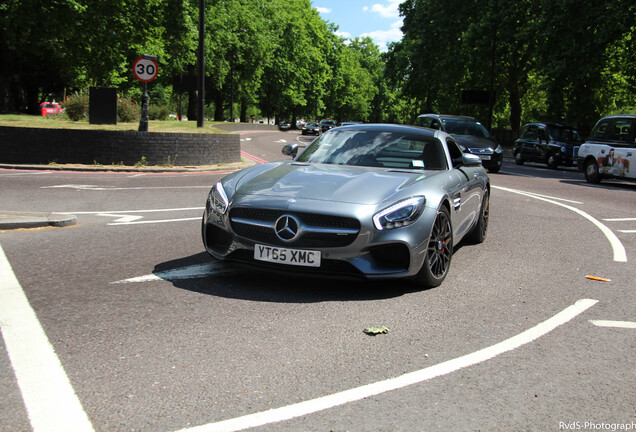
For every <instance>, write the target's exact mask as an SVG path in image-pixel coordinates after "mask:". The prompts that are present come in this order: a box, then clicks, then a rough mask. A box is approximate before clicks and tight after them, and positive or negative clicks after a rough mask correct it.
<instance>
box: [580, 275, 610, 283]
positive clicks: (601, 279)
mask: <svg viewBox="0 0 636 432" xmlns="http://www.w3.org/2000/svg"><path fill="white" fill-rule="evenodd" d="M585 277H586V278H588V279H591V280H595V281H600V282H611V281H612V280H611V279H607V278H603V277H599V276H591V275H587V276H585Z"/></svg>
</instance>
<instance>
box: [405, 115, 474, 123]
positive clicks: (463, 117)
mask: <svg viewBox="0 0 636 432" xmlns="http://www.w3.org/2000/svg"><path fill="white" fill-rule="evenodd" d="M417 117H418V118H420V117H437V118H439V119H456V120H466V121H474V122H476V121H477V119H476V118H475V117H470V116H463V115H453V114H420V115H419V116H417Z"/></svg>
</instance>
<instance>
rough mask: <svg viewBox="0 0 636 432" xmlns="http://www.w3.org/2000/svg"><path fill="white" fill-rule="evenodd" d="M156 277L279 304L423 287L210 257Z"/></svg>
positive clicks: (365, 297)
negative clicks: (308, 274) (269, 268)
mask: <svg viewBox="0 0 636 432" xmlns="http://www.w3.org/2000/svg"><path fill="white" fill-rule="evenodd" d="M153 274H154V275H155V276H157V277H159V278H160V279H163V280H166V281H168V282H170V283H172V285H173V286H175V287H177V288H180V289H184V290H188V291H193V292H197V293H201V294H207V295H212V296H218V297H225V298H233V299H240V300H249V301H260V302H275V303H316V302H325V301H372V300H383V299H390V298H395V297H399V296H402V295H405V294H408V293H410V292H417V291H421V290H422V288H420V287H418V286H416V285H415V284H412V283H410V282H408V281H400V280H388V281H387V280H383V281H367V280H361V279H333V278H316V277H305V276H298V275H295V274H289V273H278V272H269V271H265V270H261V269H258V268H252V267H249V266H245V265H240V264H233V263H225V262H218V261H214V260H213V259H212V258H210V256H209V255H208V254H207V253H205V252H202V253H199V254H196V255H192V256H188V257H184V258H178V259H175V260H171V261H166V262H163V263H160V264H157V265H156V266H155V268H154V270H153Z"/></svg>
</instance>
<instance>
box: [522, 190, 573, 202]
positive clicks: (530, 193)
mask: <svg viewBox="0 0 636 432" xmlns="http://www.w3.org/2000/svg"><path fill="white" fill-rule="evenodd" d="M524 194H526V195H532V196H536V197H541V198H547V199H551V200H555V201H563V202H568V203H570V204H583V203H582V202H580V201H572V200H569V199H565V198H559V197H553V196H550V195H541V194H538V193H534V192H524Z"/></svg>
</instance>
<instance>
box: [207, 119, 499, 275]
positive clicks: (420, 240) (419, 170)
mask: <svg viewBox="0 0 636 432" xmlns="http://www.w3.org/2000/svg"><path fill="white" fill-rule="evenodd" d="M297 151H298V146H297V145H296V144H291V145H287V146H285V148H283V153H285V154H288V155H291V156H293V157H294V158H293V160H287V161H280V162H273V163H267V164H263V165H257V166H254V167H251V168H247V169H245V170H242V171H239V172H235V173H233V174H230V175H228V176H226V177H224V178H223V179H221V180H220V181H219V182H218V183H217V184H216V185H215V186H214V187H213V188H212V190H211V191H210V194H209V196H208V200H207V204H206V209H205V214H204V216H203V224H202V234H203V243H204V245H205V249H206V250H207V251H208V253H209V254H210V255H211V256H212V257H214V258H216V259H218V260H231V261H238V262H243V263H249V264H251V265H254V266H256V265H258V266H263V267H266V268H270V269H274V270H282V271H285V272H288V271H295V272H301V273H302V272H305V273H319V274H321V275H329V276H336V277H344V276H358V277H365V278H369V279H376V278H411V279H414V280H415V281H417V282H418V283H419V284H421V285H422V286H426V287H433V286H438V285H439V284H441V283H442V281H443V280H444V278H445V277H446V275H447V274H448V271H449V269H450V264H451V258H452V256H453V249H454V247H455V246H456V245H457V244H458V243H459V242H460V241H461V240H462V239H467V240H469V241H471V242H473V243H481V242H483V241H484V238H485V237H486V232H487V229H488V216H489V206H488V204H489V196H490V179H489V178H488V175H487V174H486V171H485V170H484V168H483V167H482V166H481V161H480V159H479V157H478V156H475V155H472V154H469V153H463V152H462V151H461V149H460V147H459V146H458V145H457V143H456V142H455V141H454V139H453V138H452V137H451V136H450V135H448V134H446V133H444V132H441V131H436V130H432V129H426V128H420V127H415V126H398V125H386V124H375V125H369V124H366V125H362V124H361V125H355V126H345V127H339V128H335V129H332V130H330V131H329V132H326V133H325V134H323V135H321V136H320V137H319V138H317V139H316V140H315V141H313V142H312V143H311V144H310V145H309V146H307V147H306V148H305V149H304V150H303V151H302V152H300V154H297Z"/></svg>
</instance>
